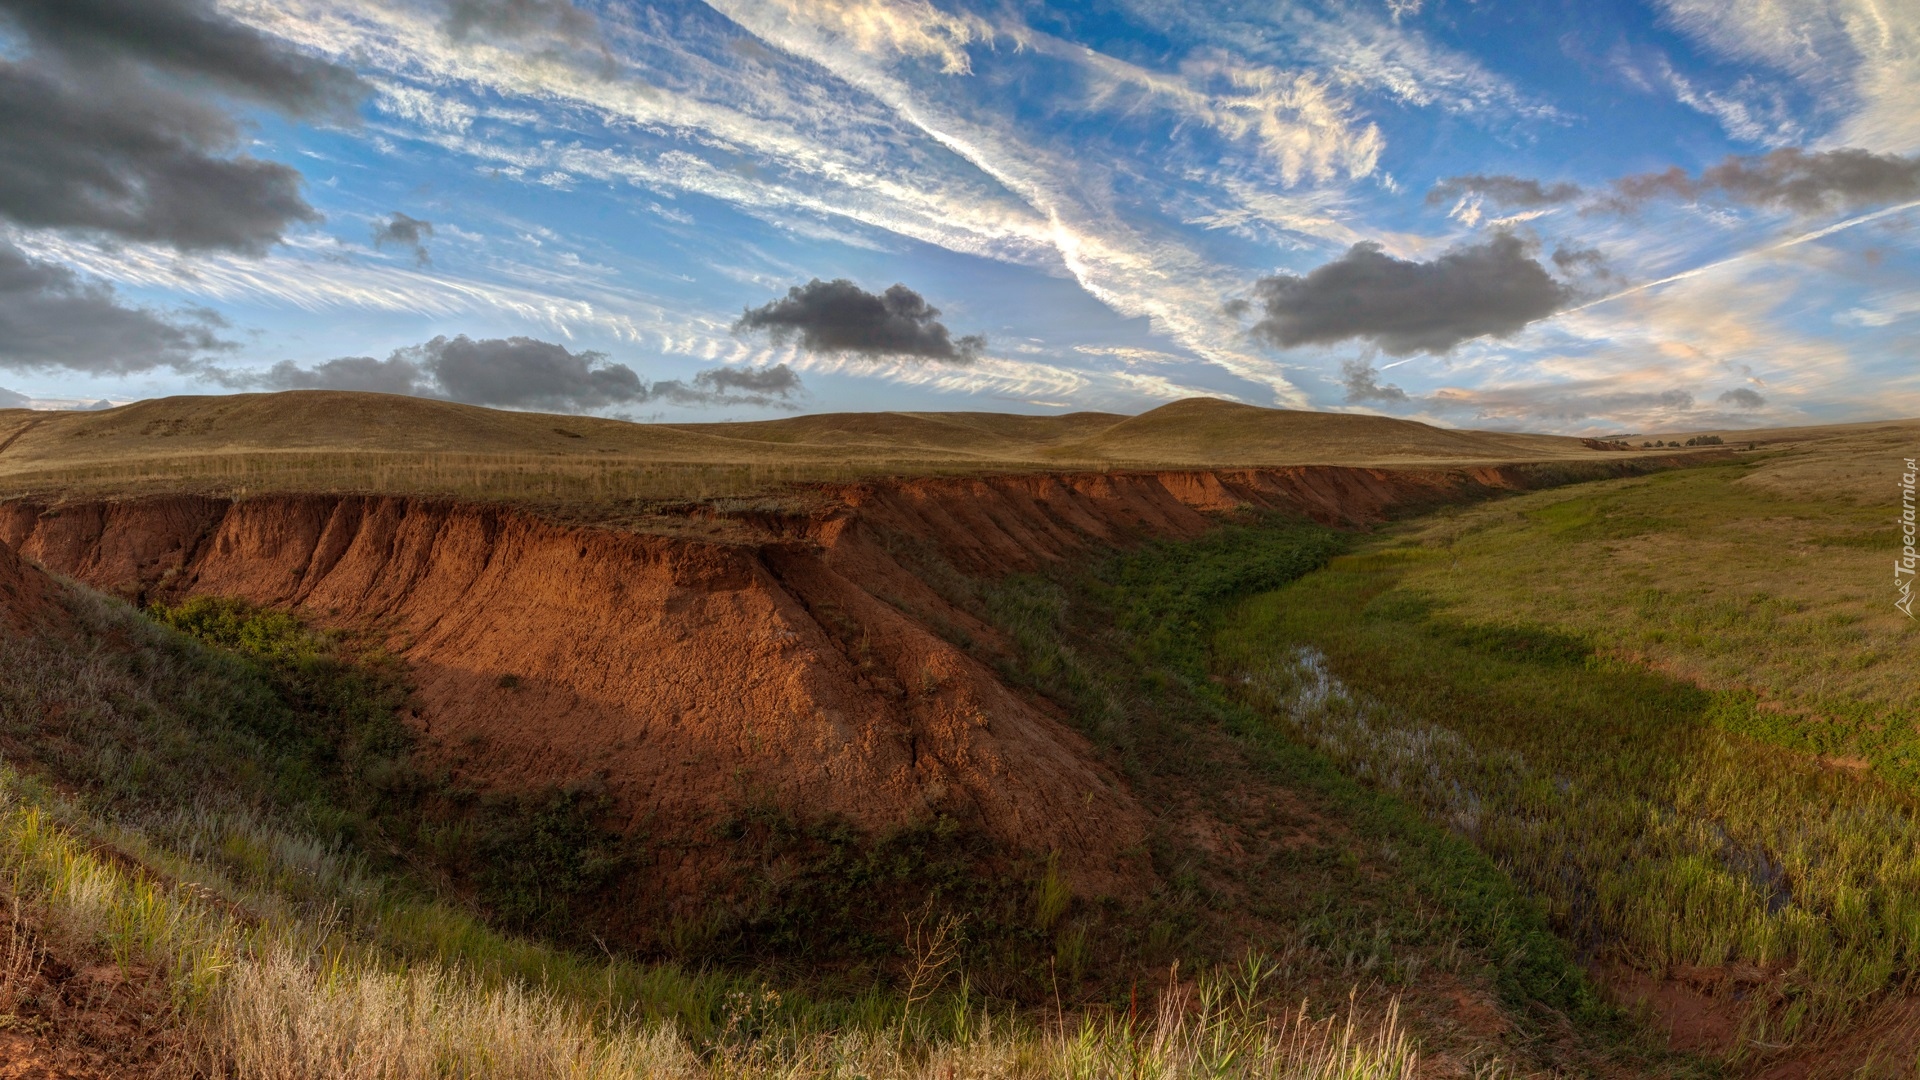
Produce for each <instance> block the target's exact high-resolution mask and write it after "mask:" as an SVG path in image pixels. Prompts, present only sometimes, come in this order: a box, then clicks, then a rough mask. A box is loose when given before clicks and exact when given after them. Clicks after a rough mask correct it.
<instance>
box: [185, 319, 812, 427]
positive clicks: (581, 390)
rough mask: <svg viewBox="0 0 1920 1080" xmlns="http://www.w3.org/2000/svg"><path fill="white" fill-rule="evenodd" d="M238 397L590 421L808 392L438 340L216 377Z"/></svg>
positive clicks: (727, 372) (759, 379) (776, 383)
mask: <svg viewBox="0 0 1920 1080" xmlns="http://www.w3.org/2000/svg"><path fill="white" fill-rule="evenodd" d="M208 377H209V378H211V379H213V380H215V381H217V382H219V383H221V384H223V385H226V386H229V387H233V388H237V389H238V388H245V389H260V390H361V391H368V392H371V393H379V394H407V395H412V396H414V397H434V398H445V399H448V400H452V401H461V402H466V403H467V404H469V405H490V406H494V407H498V408H511V409H538V410H545V411H550V412H584V411H587V410H591V409H607V408H619V407H625V406H635V405H643V404H646V403H648V402H664V403H667V404H672V405H694V406H708V405H783V404H785V403H786V402H788V401H791V400H792V399H793V398H795V397H797V396H798V395H800V394H801V393H802V392H803V389H802V387H801V384H800V377H799V376H798V375H797V374H795V373H794V371H793V369H791V368H789V367H787V366H786V365H785V364H777V365H773V366H770V367H765V368H752V367H748V368H729V367H721V368H711V369H708V370H706V371H701V372H698V373H696V374H695V375H694V377H693V378H692V379H691V380H681V379H670V380H663V381H661V382H656V383H653V384H651V385H649V384H648V383H647V382H646V381H645V380H643V379H641V378H640V376H639V375H638V374H637V373H635V371H634V370H633V369H632V368H630V367H628V366H627V365H625V364H619V363H614V362H612V361H611V360H609V359H608V358H607V355H606V354H605V353H601V352H594V351H591V350H581V351H579V352H574V351H573V350H571V349H568V348H567V347H566V346H564V345H557V344H554V343H553V342H550V341H540V340H538V339H536V338H528V337H512V338H482V339H479V340H475V339H473V338H470V337H467V336H466V335H465V334H462V335H460V336H458V337H452V338H449V337H444V336H442V337H437V338H434V339H433V340H432V341H429V342H426V343H425V344H422V345H414V346H410V347H408V348H404V349H396V350H394V351H393V353H392V354H391V355H389V356H388V357H387V358H386V359H385V360H376V359H374V358H373V357H370V356H344V357H341V358H339V359H337V360H327V361H325V362H323V363H319V364H314V365H313V366H311V367H302V366H300V365H299V364H296V363H294V362H293V361H291V360H285V361H281V362H280V363H278V364H275V365H274V366H273V367H271V368H269V369H267V370H266V371H264V372H257V373H256V372H234V371H214V372H209V373H208Z"/></svg>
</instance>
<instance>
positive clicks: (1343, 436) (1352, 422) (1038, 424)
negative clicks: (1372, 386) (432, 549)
mask: <svg viewBox="0 0 1920 1080" xmlns="http://www.w3.org/2000/svg"><path fill="white" fill-rule="evenodd" d="M0 444H7V445H6V446H5V449H4V450H0V476H6V475H9V474H21V473H27V472H42V471H47V470H56V469H61V468H69V467H75V466H83V465H108V464H111V463H115V462H120V463H125V462H128V461H133V460H139V459H142V458H150V457H160V456H165V457H178V456H183V455H195V456H197V455H234V454H252V453H282V452H289V451H305V452H347V453H359V452H389V453H392V452H399V453H451V454H521V455H524V454H536V455H557V456H563V457H571V458H582V459H589V458H603V457H606V456H616V457H619V458H624V459H637V460H639V461H645V462H661V463H677V464H709V465H736V464H737V465H754V464H769V465H789V466H790V465H795V464H799V463H804V462H822V463H843V464H865V465H887V464H891V463H899V464H901V465H912V464H916V463H918V464H944V465H949V466H956V465H957V466H965V465H978V466H981V467H985V468H993V467H1000V466H1006V467H1034V466H1039V467H1074V466H1108V465H1113V466H1137V467H1153V466H1177V467H1187V466H1217V465H1305V464H1341V465H1414V464H1422V465H1426V464H1432V465H1458V464H1468V463H1496V462H1512V461H1537V460H1549V459H1554V458H1563V457H1589V456H1592V455H1593V454H1594V453H1595V451H1593V450H1591V449H1589V448H1588V447H1585V446H1583V445H1582V444H1581V442H1580V440H1578V439H1573V438H1564V437H1560V436H1552V435H1516V434H1506V433H1495V432H1482V431H1458V430H1449V429H1444V428H1438V427H1433V426H1431V425H1428V424H1421V423H1417V422H1414V421H1410V420H1396V419H1392V418H1389V417H1380V416H1365V415H1357V414H1348V413H1322V412H1307V411H1298V410H1286V409H1265V408H1259V407H1256V406H1252V405H1243V404H1238V403H1235V402H1229V401H1222V400H1219V399H1213V398H1194V399H1188V400H1184V401H1177V402H1174V403H1172V404H1169V405H1164V406H1161V407H1160V408H1157V409H1154V410H1152V411H1150V412H1146V413H1142V414H1141V415H1139V416H1121V415H1115V414H1111V413H1094V412H1082V413H1068V414H1066V415H1061V416H1025V415H1015V414H1008V413H988V412H876V413H820V414H814V415H807V416H795V417H789V418H784V419H778V420H760V421H750V422H737V423H702V424H678V423H675V424H664V423H658V424H656V423H633V422H629V421H624V420H611V419H605V418H601V417H590V416H572V415H550V414H542V413H526V412H510V411H505V410H499V409H488V408H481V407H478V406H473V405H462V404H458V403H455V402H446V401H434V400H430V399H423V398H413V397H401V396H395V395H387V394H364V393H352V392H344V391H324V390H296V391H288V392H285V393H277V394H235V395H227V396H217V397H216V396H206V397H171V398H159V399H155V400H151V401H142V402H137V403H135V404H132V405H125V406H121V407H119V408H115V409H107V410H102V411H99V412H60V413H45V412H29V411H26V410H17V409H16V410H4V411H0Z"/></svg>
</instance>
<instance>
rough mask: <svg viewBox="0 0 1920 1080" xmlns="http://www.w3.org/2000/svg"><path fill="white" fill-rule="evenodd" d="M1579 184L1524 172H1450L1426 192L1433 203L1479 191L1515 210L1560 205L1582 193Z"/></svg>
mask: <svg viewBox="0 0 1920 1080" xmlns="http://www.w3.org/2000/svg"><path fill="white" fill-rule="evenodd" d="M1580 194H1581V189H1580V185H1578V184H1572V183H1567V182H1565V181H1562V182H1560V183H1556V184H1542V183H1541V182H1540V181H1538V180H1534V179H1530V178H1528V177H1524V176H1504V175H1497V174H1495V175H1487V174H1482V173H1473V174H1469V175H1466V176H1449V177H1447V178H1446V179H1445V180H1442V181H1440V182H1439V183H1437V184H1435V185H1433V190H1431V191H1429V192H1427V205H1428V206H1434V205H1438V204H1439V203H1443V202H1448V201H1451V200H1453V199H1459V198H1463V197H1465V196H1468V195H1478V196H1480V197H1481V198H1483V199H1485V200H1487V201H1488V202H1490V203H1493V204H1494V205H1496V206H1503V207H1508V208H1511V209H1515V210H1532V209H1537V208H1539V207H1542V206H1557V205H1559V204H1560V203H1566V202H1572V201H1573V200H1575V199H1577V198H1579V197H1580Z"/></svg>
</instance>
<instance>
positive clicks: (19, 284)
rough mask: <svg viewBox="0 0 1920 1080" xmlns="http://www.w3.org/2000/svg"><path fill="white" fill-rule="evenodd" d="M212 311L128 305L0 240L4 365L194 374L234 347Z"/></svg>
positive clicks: (108, 290) (0, 352)
mask: <svg viewBox="0 0 1920 1080" xmlns="http://www.w3.org/2000/svg"><path fill="white" fill-rule="evenodd" d="M224 325H225V324H224V323H222V322H221V321H220V319H219V317H218V316H216V315H214V314H213V313H212V312H208V311H191V312H186V313H162V312H156V311H152V310H149V309H146V308H141V307H134V306H130V305H127V304H124V303H122V302H121V300H120V298H119V296H118V295H117V294H116V293H115V292H114V290H113V287H112V286H110V285H106V284H103V283H100V282H94V281H87V280H85V279H83V278H81V277H80V276H79V275H78V274H76V273H74V272H73V271H72V270H69V269H67V268H66V267H64V266H59V265H56V264H53V263H44V262H40V261H38V260H36V259H30V258H28V257H27V256H26V255H25V254H24V253H22V252H21V251H20V250H19V249H18V248H16V247H14V246H13V245H11V244H8V243H5V242H4V241H0V368H12V369H16V370H20V369H46V368H67V369H70V370H73V371H84V372H89V373H93V374H101V375H125V374H129V373H132V372H138V371H150V370H152V369H154V368H157V367H174V368H179V369H183V370H184V369H186V368H190V367H193V366H195V364H196V363H197V361H198V360H199V359H200V358H201V357H203V356H204V355H205V354H207V353H210V352H217V351H221V350H225V349H230V348H232V347H233V345H232V343H231V342H228V341H223V340H222V339H221V338H220V336H219V331H220V329H221V328H222V327H223V326H224Z"/></svg>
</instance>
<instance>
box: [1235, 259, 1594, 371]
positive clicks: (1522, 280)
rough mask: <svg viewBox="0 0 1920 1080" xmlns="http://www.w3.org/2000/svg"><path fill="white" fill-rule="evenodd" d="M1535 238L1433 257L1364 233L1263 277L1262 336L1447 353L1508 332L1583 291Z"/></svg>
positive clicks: (1402, 352)
mask: <svg viewBox="0 0 1920 1080" xmlns="http://www.w3.org/2000/svg"><path fill="white" fill-rule="evenodd" d="M1574 295H1575V294H1574V290H1573V289H1572V288H1571V287H1569V286H1568V285H1566V284H1564V283H1562V282H1560V281H1558V280H1556V279H1555V278H1554V277H1553V276H1552V275H1551V274H1549V273H1547V271H1546V268H1545V267H1543V266H1541V265H1540V262H1539V260H1538V259H1536V258H1535V257H1534V251H1533V249H1532V247H1531V246H1530V245H1528V244H1527V243H1526V242H1525V241H1523V240H1521V239H1520V238H1519V237H1517V236H1514V235H1513V234H1511V233H1499V234H1496V235H1495V236H1493V237H1492V238H1491V239H1489V240H1487V241H1486V242H1485V243H1481V244H1475V245H1472V246H1469V247H1463V248H1457V249H1455V250H1453V251H1449V252H1447V253H1446V254H1444V255H1441V256H1440V257H1439V258H1437V259H1434V260H1433V261H1432V262H1412V261H1409V260H1406V259H1396V258H1394V257H1393V256H1391V255H1388V254H1387V253H1386V251H1385V250H1383V249H1382V248H1381V246H1380V245H1379V244H1376V243H1373V242H1372V241H1362V242H1361V243H1358V244H1355V245H1353V247H1352V248H1350V249H1348V251H1347V253H1346V254H1345V255H1342V256H1341V257H1340V258H1338V259H1335V260H1334V261H1332V262H1330V263H1327V264H1325V265H1323V266H1319V267H1316V268H1314V269H1313V270H1311V271H1309V272H1308V273H1307V274H1306V275H1305V276H1295V275H1292V274H1278V275H1275V276H1273V277H1270V278H1264V279H1262V280H1261V281H1259V282H1256V283H1255V285H1254V299H1255V300H1256V301H1257V302H1258V303H1259V305H1260V308H1261V311H1262V315H1261V317H1260V319H1259V321H1257V322H1255V323H1254V324H1253V327H1252V332H1253V334H1254V336H1256V337H1258V338H1260V339H1262V340H1264V341H1267V342H1269V343H1271V344H1273V345H1277V346H1279V347H1280V348H1283V349H1291V348H1295V347H1297V346H1301V345H1330V344H1333V343H1335V342H1340V341H1348V340H1351V339H1355V338H1358V339H1360V340H1362V341H1365V342H1368V343H1370V344H1372V345H1375V346H1377V347H1378V348H1379V349H1380V350H1381V351H1382V352H1385V353H1387V354H1389V355H1392V356H1408V355H1411V354H1413V353H1417V352H1429V353H1443V352H1447V351H1449V350H1451V349H1452V348H1453V347H1454V346H1456V345H1458V344H1460V343H1461V342H1463V341H1467V340H1469V339H1471V338H1476V337H1485V336H1492V337H1506V336H1508V335H1510V334H1513V333H1515V332H1517V331H1519V330H1520V329H1521V328H1522V327H1524V326H1526V325H1527V324H1528V323H1531V322H1534V321H1535V320H1538V319H1543V318H1546V317H1547V316H1548V315H1551V314H1553V313H1554V312H1556V311H1558V310H1560V309H1561V308H1562V307H1564V306H1566V304H1567V303H1568V302H1569V301H1571V300H1572V299H1574Z"/></svg>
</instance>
